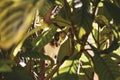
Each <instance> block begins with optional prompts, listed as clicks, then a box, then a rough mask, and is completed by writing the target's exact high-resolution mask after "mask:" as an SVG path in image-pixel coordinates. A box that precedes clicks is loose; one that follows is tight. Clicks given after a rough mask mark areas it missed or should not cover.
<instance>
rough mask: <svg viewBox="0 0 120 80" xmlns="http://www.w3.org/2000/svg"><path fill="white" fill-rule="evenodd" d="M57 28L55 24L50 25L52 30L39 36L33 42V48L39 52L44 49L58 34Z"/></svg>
mask: <svg viewBox="0 0 120 80" xmlns="http://www.w3.org/2000/svg"><path fill="white" fill-rule="evenodd" d="M56 30H57V27H56V26H54V25H53V24H52V25H50V29H49V30H48V31H45V32H44V33H43V34H42V35H40V36H38V37H37V38H36V39H35V40H34V41H33V47H34V49H36V50H38V49H41V48H43V47H44V46H45V45H46V44H47V43H48V42H50V41H51V40H52V38H53V36H54V34H55V33H56Z"/></svg>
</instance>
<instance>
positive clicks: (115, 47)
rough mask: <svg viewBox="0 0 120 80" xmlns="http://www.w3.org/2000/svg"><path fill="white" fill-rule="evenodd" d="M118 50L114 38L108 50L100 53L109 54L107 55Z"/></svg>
mask: <svg viewBox="0 0 120 80" xmlns="http://www.w3.org/2000/svg"><path fill="white" fill-rule="evenodd" d="M118 48H119V44H118V41H117V39H116V38H115V39H114V40H113V42H112V43H111V45H110V46H109V48H107V49H105V50H103V51H101V53H105V54H109V53H111V52H113V51H114V50H116V49H118Z"/></svg>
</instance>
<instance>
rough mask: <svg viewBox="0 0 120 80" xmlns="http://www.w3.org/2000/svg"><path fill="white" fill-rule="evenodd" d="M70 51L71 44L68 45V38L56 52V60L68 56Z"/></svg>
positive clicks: (59, 60)
mask: <svg viewBox="0 0 120 80" xmlns="http://www.w3.org/2000/svg"><path fill="white" fill-rule="evenodd" d="M70 53H71V45H70V39H68V40H67V41H65V42H64V43H63V44H62V45H61V47H60V50H59V52H58V58H57V60H58V62H61V61H64V58H68V57H69V56H70Z"/></svg>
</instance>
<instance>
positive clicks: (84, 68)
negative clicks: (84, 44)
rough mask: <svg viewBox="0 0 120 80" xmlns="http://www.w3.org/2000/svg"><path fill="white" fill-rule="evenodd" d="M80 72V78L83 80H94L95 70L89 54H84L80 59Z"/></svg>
mask: <svg viewBox="0 0 120 80" xmlns="http://www.w3.org/2000/svg"><path fill="white" fill-rule="evenodd" d="M80 61H81V64H80V70H79V78H80V79H81V80H92V79H93V72H94V68H93V65H92V60H91V59H90V56H89V55H88V54H87V53H83V54H82V55H81V57H80Z"/></svg>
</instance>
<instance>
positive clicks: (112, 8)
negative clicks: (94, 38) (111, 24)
mask: <svg viewBox="0 0 120 80" xmlns="http://www.w3.org/2000/svg"><path fill="white" fill-rule="evenodd" d="M103 3H104V6H105V8H106V9H107V11H108V12H109V14H110V15H111V17H112V18H113V19H114V21H115V23H116V24H119V23H120V15H119V13H120V8H119V7H117V6H116V5H115V4H113V3H111V2H108V1H104V2H103Z"/></svg>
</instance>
